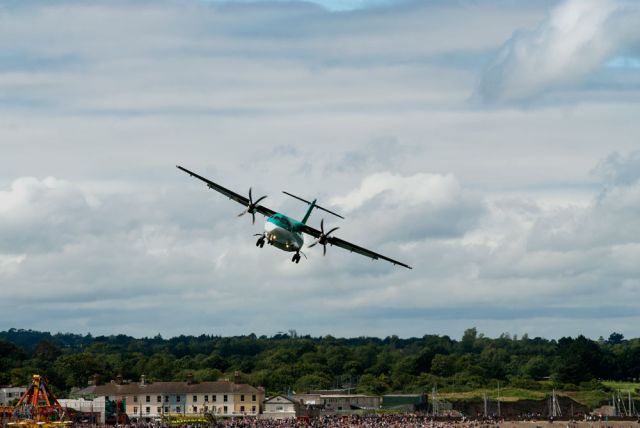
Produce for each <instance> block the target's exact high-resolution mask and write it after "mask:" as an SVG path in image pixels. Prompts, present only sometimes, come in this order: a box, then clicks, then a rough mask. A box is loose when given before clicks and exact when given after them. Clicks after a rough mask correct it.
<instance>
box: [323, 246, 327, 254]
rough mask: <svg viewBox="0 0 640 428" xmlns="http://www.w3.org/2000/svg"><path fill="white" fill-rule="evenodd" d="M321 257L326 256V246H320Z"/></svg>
mask: <svg viewBox="0 0 640 428" xmlns="http://www.w3.org/2000/svg"><path fill="white" fill-rule="evenodd" d="M322 255H323V256H326V255H327V246H326V245H323V246H322Z"/></svg>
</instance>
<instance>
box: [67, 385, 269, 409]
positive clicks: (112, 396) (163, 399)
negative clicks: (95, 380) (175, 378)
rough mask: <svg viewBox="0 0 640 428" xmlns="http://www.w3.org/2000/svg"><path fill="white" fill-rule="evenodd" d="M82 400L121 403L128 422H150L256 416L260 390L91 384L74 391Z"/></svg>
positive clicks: (231, 386) (229, 386)
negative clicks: (173, 417) (174, 417)
mask: <svg viewBox="0 0 640 428" xmlns="http://www.w3.org/2000/svg"><path fill="white" fill-rule="evenodd" d="M78 395H80V396H84V397H104V398H105V399H107V400H116V401H119V400H124V402H125V409H126V413H127V415H128V416H129V418H131V419H137V420H151V419H157V418H161V417H162V416H164V415H176V414H178V415H185V416H188V415H203V414H205V413H209V414H213V415H215V416H240V415H257V414H259V413H260V412H261V411H262V402H263V401H264V390H263V389H261V388H255V387H253V386H251V385H247V384H236V383H233V382H229V381H217V382H193V381H191V380H189V381H187V382H149V381H147V380H146V379H145V377H144V376H142V378H141V379H140V382H124V381H123V380H122V379H121V378H118V379H117V380H116V381H112V382H110V383H108V384H104V385H91V386H89V387H87V388H84V389H83V390H81V391H79V392H78Z"/></svg>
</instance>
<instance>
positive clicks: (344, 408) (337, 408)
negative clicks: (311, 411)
mask: <svg viewBox="0 0 640 428" xmlns="http://www.w3.org/2000/svg"><path fill="white" fill-rule="evenodd" d="M320 400H321V401H322V403H323V407H324V412H325V413H330V414H331V413H341V412H342V413H349V412H351V411H353V410H371V409H379V408H380V405H381V404H382V398H381V397H379V396H376V395H362V394H335V395H321V396H320Z"/></svg>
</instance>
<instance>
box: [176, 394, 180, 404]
mask: <svg viewBox="0 0 640 428" xmlns="http://www.w3.org/2000/svg"><path fill="white" fill-rule="evenodd" d="M176 401H177V402H178V403H179V402H180V396H179V395H176Z"/></svg>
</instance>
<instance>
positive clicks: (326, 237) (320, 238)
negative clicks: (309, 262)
mask: <svg viewBox="0 0 640 428" xmlns="http://www.w3.org/2000/svg"><path fill="white" fill-rule="evenodd" d="M338 229H340V228H339V227H334V228H333V229H331V230H330V231H328V232H327V233H324V219H322V220H320V236H318V238H317V239H316V240H315V241H314V242H313V244H311V245H309V248H311V247H314V246H315V245H316V244H320V245H322V255H323V256H326V255H327V242H328V241H329V235H331V234H332V233H333V232H335V231H336V230H338Z"/></svg>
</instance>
